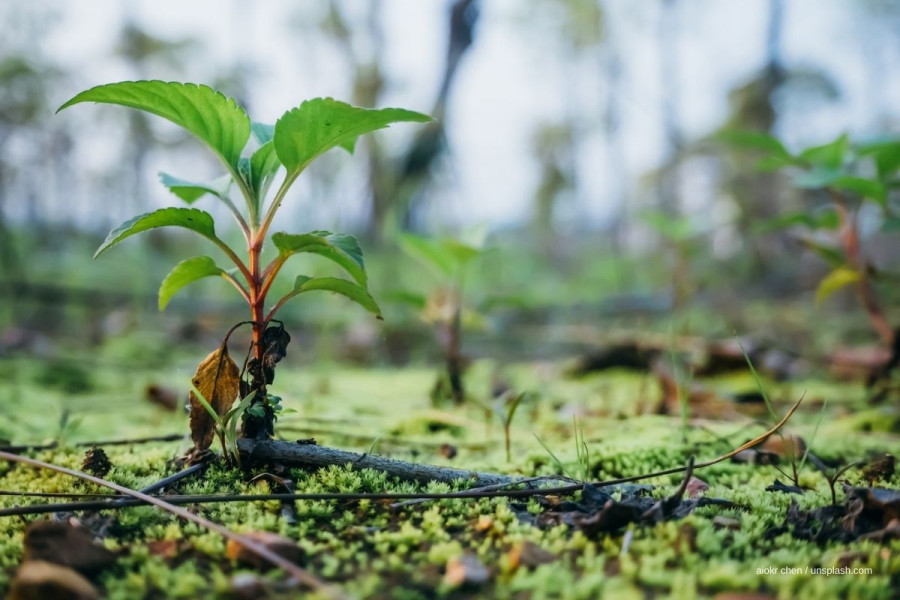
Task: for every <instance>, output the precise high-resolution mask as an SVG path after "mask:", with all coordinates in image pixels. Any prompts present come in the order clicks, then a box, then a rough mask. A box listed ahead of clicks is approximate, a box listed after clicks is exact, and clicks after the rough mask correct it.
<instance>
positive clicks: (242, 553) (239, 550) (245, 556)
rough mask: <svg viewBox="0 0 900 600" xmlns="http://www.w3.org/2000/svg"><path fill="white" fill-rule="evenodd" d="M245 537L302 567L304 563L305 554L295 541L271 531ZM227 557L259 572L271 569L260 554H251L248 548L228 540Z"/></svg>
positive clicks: (251, 533) (249, 534)
mask: <svg viewBox="0 0 900 600" xmlns="http://www.w3.org/2000/svg"><path fill="white" fill-rule="evenodd" d="M244 536H245V537H248V538H250V539H251V540H253V541H254V542H257V543H259V544H262V545H263V546H265V547H266V548H267V549H269V550H270V551H272V552H274V553H275V554H277V555H278V556H281V557H282V558H284V559H286V560H289V561H291V562H292V563H295V564H300V565H302V564H303V562H304V558H305V553H304V552H303V549H302V548H300V546H298V545H297V544H296V543H295V542H294V540H291V539H289V538H286V537H282V536H280V535H278V534H276V533H271V532H269V531H251V532H250V533H246V534H244ZM225 556H227V557H228V558H229V559H230V560H233V561H235V562H239V563H241V564H244V565H247V566H250V567H253V568H256V569H259V570H263V569H269V568H271V564H269V562H268V561H265V560H263V559H261V558H260V557H259V555H258V554H256V553H254V552H250V551H249V550H247V548H245V547H244V546H243V545H241V544H239V543H238V542H236V541H234V540H228V543H227V544H226V546H225Z"/></svg>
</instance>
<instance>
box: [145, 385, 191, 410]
mask: <svg viewBox="0 0 900 600" xmlns="http://www.w3.org/2000/svg"><path fill="white" fill-rule="evenodd" d="M144 397H145V398H147V400H148V401H149V402H151V403H153V404H155V405H157V406H159V407H160V408H163V409H165V410H168V411H170V412H175V411H176V410H178V406H179V404H181V403H182V402H181V398H180V397H179V394H178V392H176V391H175V390H173V389H172V388H168V387H165V386H162V385H156V384H151V385H148V386H147V389H146V390H145V392H144Z"/></svg>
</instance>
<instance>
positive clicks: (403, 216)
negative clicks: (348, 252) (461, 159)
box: [377, 0, 479, 232]
mask: <svg viewBox="0 0 900 600" xmlns="http://www.w3.org/2000/svg"><path fill="white" fill-rule="evenodd" d="M478 16H479V0H455V1H454V2H453V4H452V5H451V7H450V15H449V20H448V42H447V59H446V62H445V64H444V74H443V77H442V78H441V85H440V88H439V89H438V93H437V98H436V99H435V103H434V108H432V110H431V116H432V117H434V119H435V120H434V122H432V123H428V124H426V125H425V126H424V127H420V128H418V133H417V134H416V137H415V139H414V141H413V143H412V145H411V146H410V148H409V150H408V151H407V152H406V154H405V155H404V156H403V157H402V159H401V160H400V163H399V164H400V165H401V166H400V168H399V172H398V175H397V176H396V178H395V183H394V185H393V186H392V189H391V190H390V193H389V195H388V202H389V203H390V205H391V206H390V207H388V209H387V210H386V211H385V221H383V222H381V223H379V224H377V227H378V230H379V231H381V232H384V230H385V227H386V226H387V225H388V221H389V220H390V216H389V214H390V212H391V209H393V210H394V211H395V212H396V217H395V218H396V220H397V223H398V225H399V226H400V227H401V228H403V229H413V228H414V225H415V220H416V214H417V213H418V212H419V211H420V210H421V202H422V199H423V198H424V194H423V191H424V189H425V187H426V185H427V182H428V179H429V176H430V173H431V169H432V166H433V165H434V163H435V162H436V161H437V160H438V158H439V157H440V156H441V154H442V153H443V152H444V147H445V137H444V121H445V119H446V116H447V100H448V98H449V97H450V93H451V91H452V89H453V84H454V83H455V81H456V73H457V71H458V69H459V65H460V63H461V61H462V59H463V57H464V56H465V54H466V53H467V52H468V51H469V48H470V47H471V46H472V43H473V42H474V40H475V28H476V24H477V23H478Z"/></svg>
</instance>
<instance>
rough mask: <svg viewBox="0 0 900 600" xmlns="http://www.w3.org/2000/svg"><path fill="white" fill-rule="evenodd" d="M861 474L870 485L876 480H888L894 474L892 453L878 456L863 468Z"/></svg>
mask: <svg viewBox="0 0 900 600" xmlns="http://www.w3.org/2000/svg"><path fill="white" fill-rule="evenodd" d="M862 474H863V477H864V478H865V480H866V481H867V482H869V485H870V486H871V485H874V484H875V482H876V481H888V480H889V479H890V478H891V477H893V476H894V455H893V454H883V455H881V456H879V457H878V458H876V459H875V460H873V461H872V462H870V463H869V464H868V465H866V466H865V467H864V468H863V472H862Z"/></svg>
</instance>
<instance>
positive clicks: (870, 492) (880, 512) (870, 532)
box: [765, 485, 900, 544]
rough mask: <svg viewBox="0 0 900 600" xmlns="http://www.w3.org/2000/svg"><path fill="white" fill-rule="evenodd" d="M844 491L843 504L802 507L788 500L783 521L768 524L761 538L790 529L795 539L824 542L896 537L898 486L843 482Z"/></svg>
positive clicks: (899, 508) (899, 506) (899, 507)
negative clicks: (862, 484)
mask: <svg viewBox="0 0 900 600" xmlns="http://www.w3.org/2000/svg"><path fill="white" fill-rule="evenodd" d="M844 493H845V494H846V496H847V497H846V500H845V502H844V504H843V505H830V506H823V507H820V508H817V509H815V510H811V511H804V510H800V508H799V507H798V506H797V504H796V503H792V504H791V506H790V507H789V508H788V511H787V514H786V515H785V519H784V524H783V525H781V526H777V527H772V528H770V529H769V530H768V531H766V533H765V538H766V539H773V538H775V537H777V536H779V535H781V534H783V533H791V535H793V536H794V537H795V538H797V539H803V540H810V541H814V542H816V543H819V544H825V543H827V542H831V541H839V542H844V543H846V542H851V541H854V540H857V539H869V540H875V541H883V540H886V539H891V538H893V537H900V490H892V489H885V488H856V487H852V486H849V485H845V486H844Z"/></svg>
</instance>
